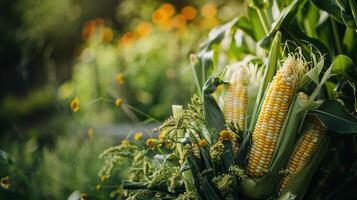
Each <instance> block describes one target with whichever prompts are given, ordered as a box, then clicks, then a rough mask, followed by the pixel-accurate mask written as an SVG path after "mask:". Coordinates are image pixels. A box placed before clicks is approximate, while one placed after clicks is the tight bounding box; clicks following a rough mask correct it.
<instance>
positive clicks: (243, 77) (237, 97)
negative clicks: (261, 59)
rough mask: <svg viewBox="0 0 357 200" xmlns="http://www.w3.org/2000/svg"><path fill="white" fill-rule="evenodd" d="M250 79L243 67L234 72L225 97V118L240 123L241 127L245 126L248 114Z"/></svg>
mask: <svg viewBox="0 0 357 200" xmlns="http://www.w3.org/2000/svg"><path fill="white" fill-rule="evenodd" d="M248 80H249V79H248V75H247V70H246V69H245V68H244V67H242V68H241V69H240V70H239V71H237V72H235V73H234V74H233V76H232V80H231V81H230V83H229V85H228V90H227V93H226V95H225V97H224V109H223V113H224V118H225V120H226V121H227V122H228V121H232V122H234V123H238V125H239V127H240V128H244V126H245V120H246V115H247V105H248V89H247V88H248V87H247V85H248Z"/></svg>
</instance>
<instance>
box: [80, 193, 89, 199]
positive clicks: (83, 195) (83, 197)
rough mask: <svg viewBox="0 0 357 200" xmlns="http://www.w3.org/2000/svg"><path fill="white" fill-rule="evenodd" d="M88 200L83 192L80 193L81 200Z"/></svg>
mask: <svg viewBox="0 0 357 200" xmlns="http://www.w3.org/2000/svg"><path fill="white" fill-rule="evenodd" d="M87 199H88V195H87V194H86V193H84V192H82V194H81V200H87Z"/></svg>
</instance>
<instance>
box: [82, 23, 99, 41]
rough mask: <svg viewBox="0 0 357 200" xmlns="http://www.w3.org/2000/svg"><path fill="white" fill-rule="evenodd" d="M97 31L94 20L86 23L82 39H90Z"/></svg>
mask: <svg viewBox="0 0 357 200" xmlns="http://www.w3.org/2000/svg"><path fill="white" fill-rule="evenodd" d="M95 29H96V25H95V22H94V21H92V20H90V21H86V22H85V23H84V25H83V29H82V38H83V39H88V38H89V36H90V35H91V34H92V33H93V32H94V31H95Z"/></svg>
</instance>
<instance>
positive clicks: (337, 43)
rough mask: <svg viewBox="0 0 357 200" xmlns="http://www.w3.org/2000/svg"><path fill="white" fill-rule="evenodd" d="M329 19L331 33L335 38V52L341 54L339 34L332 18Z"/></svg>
mask: <svg viewBox="0 0 357 200" xmlns="http://www.w3.org/2000/svg"><path fill="white" fill-rule="evenodd" d="M330 20H331V26H332V34H333V37H334V39H335V44H336V48H337V53H338V54H342V46H341V42H340V38H339V35H338V32H337V27H336V23H335V21H334V20H333V19H332V18H330Z"/></svg>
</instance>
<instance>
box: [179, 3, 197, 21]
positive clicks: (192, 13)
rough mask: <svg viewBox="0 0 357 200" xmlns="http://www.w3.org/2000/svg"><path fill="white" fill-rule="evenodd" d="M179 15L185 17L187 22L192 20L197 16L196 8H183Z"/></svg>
mask: <svg viewBox="0 0 357 200" xmlns="http://www.w3.org/2000/svg"><path fill="white" fill-rule="evenodd" d="M181 15H183V16H185V18H186V19H187V20H193V19H194V18H195V17H196V15H197V11H196V8H194V7H193V6H185V7H184V8H182V10H181Z"/></svg>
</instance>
